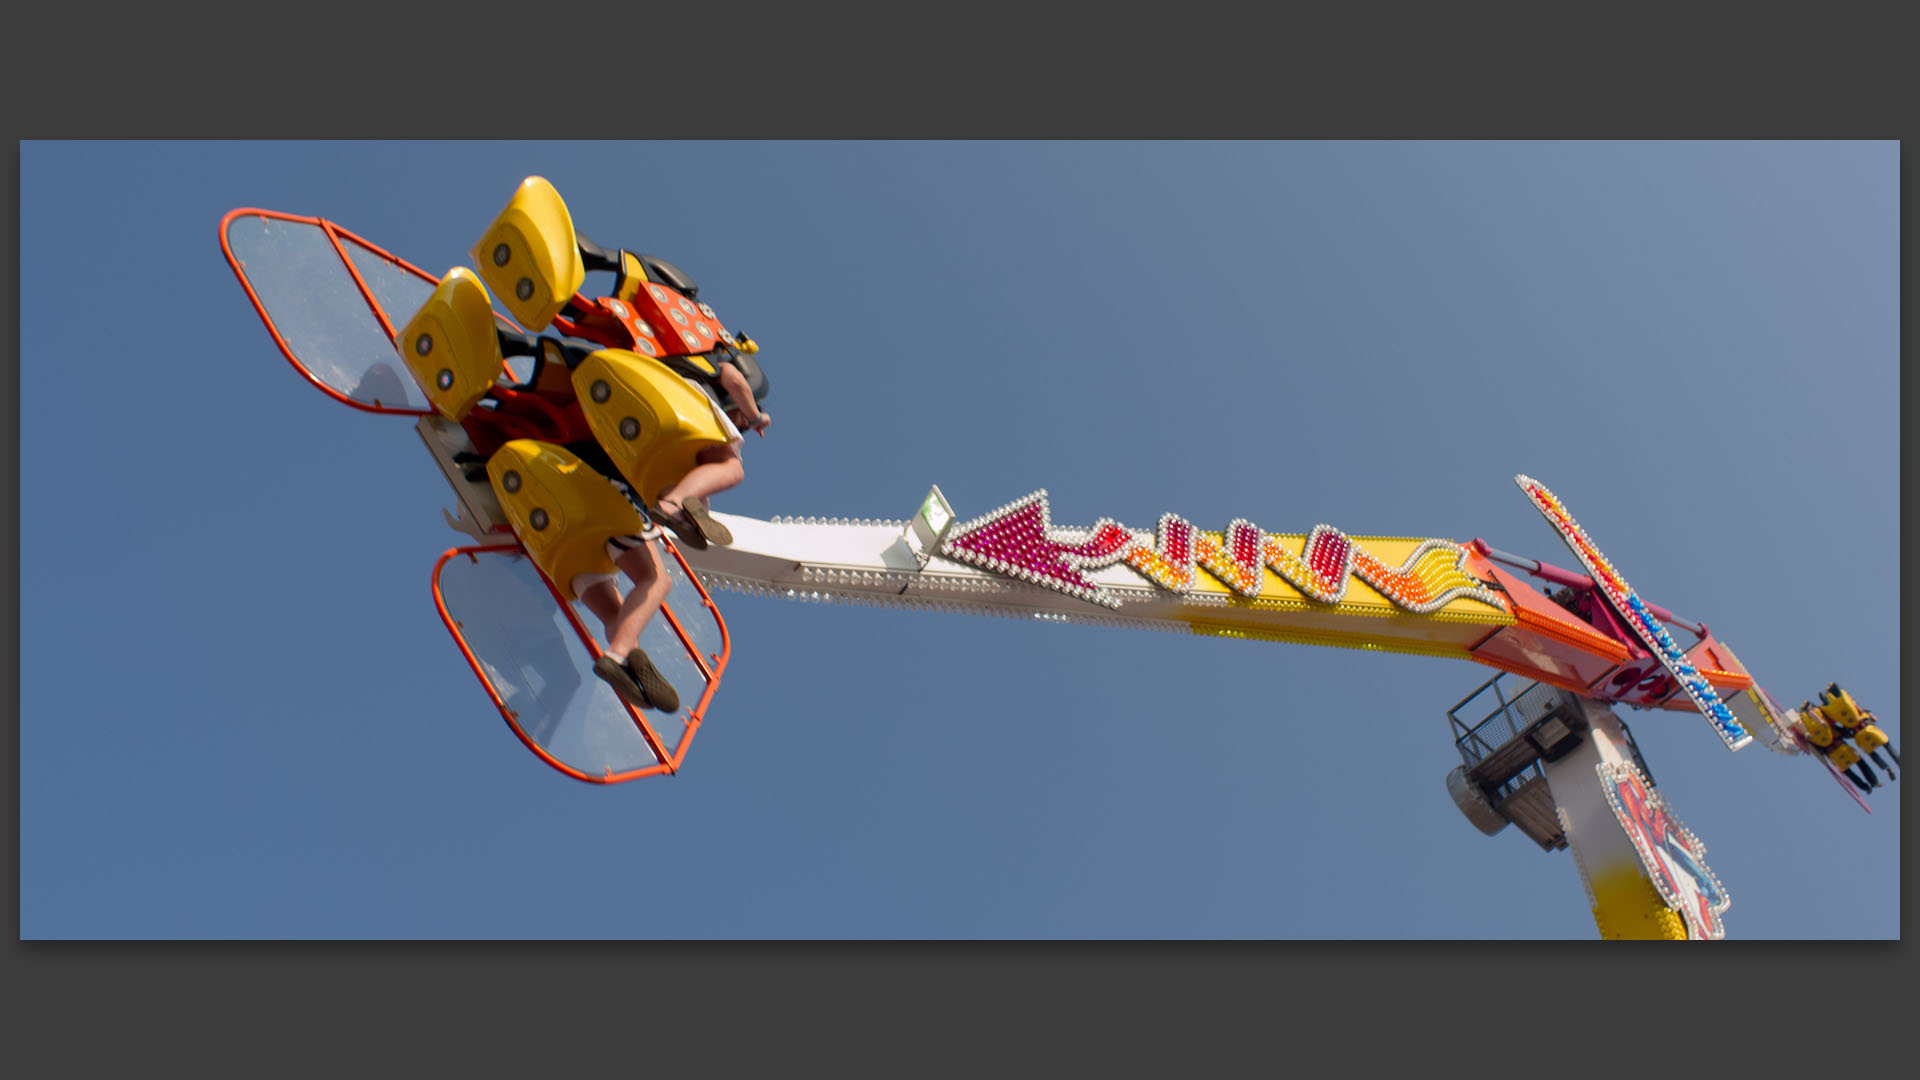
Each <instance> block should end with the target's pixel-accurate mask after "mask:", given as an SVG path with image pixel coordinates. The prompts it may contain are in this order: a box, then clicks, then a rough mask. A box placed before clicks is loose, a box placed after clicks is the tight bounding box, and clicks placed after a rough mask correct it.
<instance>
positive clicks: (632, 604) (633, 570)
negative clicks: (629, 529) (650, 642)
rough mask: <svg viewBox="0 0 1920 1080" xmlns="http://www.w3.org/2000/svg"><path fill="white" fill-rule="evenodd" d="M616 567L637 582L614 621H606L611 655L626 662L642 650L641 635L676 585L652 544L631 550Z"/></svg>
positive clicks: (625, 553) (616, 613)
mask: <svg viewBox="0 0 1920 1080" xmlns="http://www.w3.org/2000/svg"><path fill="white" fill-rule="evenodd" d="M614 565H615V566H617V567H619V568H620V571H621V573H624V574H626V575H627V576H628V577H630V578H632V579H633V591H631V592H629V593H627V597H626V599H625V600H622V601H621V602H620V607H619V609H618V610H617V611H615V612H614V614H613V618H611V619H608V620H605V621H606V624H607V652H609V653H611V654H613V656H614V658H615V659H618V660H622V661H624V660H625V659H626V658H627V654H628V653H629V652H632V651H633V650H634V649H636V648H638V647H639V645H640V632H641V631H642V630H645V629H646V628H647V622H648V620H650V619H652V618H653V614H654V612H656V611H659V610H660V604H661V602H663V601H664V600H666V598H667V591H668V590H669V589H671V588H673V582H672V581H670V580H668V578H667V571H666V568H665V567H663V566H661V565H660V554H659V552H657V551H655V550H654V549H653V545H652V544H638V545H635V546H634V547H631V548H628V549H627V550H626V551H625V552H623V553H622V554H621V556H620V558H619V560H618V561H617V562H615V563H614ZM594 614H596V615H597V614H599V612H597V611H596V612H594Z"/></svg>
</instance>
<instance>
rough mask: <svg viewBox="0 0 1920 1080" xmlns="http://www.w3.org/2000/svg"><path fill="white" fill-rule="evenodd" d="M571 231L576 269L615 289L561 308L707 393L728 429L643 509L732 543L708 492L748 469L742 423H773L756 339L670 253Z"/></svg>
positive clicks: (684, 529) (595, 334)
mask: <svg viewBox="0 0 1920 1080" xmlns="http://www.w3.org/2000/svg"><path fill="white" fill-rule="evenodd" d="M574 241H575V244H576V247H577V250H578V251H579V253H580V264H581V267H582V270H583V271H595V270H604V271H609V272H611V273H613V274H614V275H615V277H614V287H613V294H612V295H611V296H610V297H606V298H603V299H602V300H600V301H597V302H594V304H593V307H592V310H582V309H581V308H579V307H577V306H575V305H574V304H573V303H571V302H569V303H568V304H566V305H564V306H562V308H561V309H560V314H561V315H562V316H563V317H566V318H567V319H568V320H569V322H570V323H571V324H572V325H573V327H574V329H575V331H576V332H577V333H579V334H580V335H582V336H584V337H587V338H588V339H589V340H596V341H600V342H602V343H604V344H607V345H609V346H612V347H617V348H631V347H636V346H637V347H638V348H639V349H640V351H642V352H645V353H646V354H647V355H649V356H654V357H655V358H656V359H658V360H659V361H660V362H661V363H663V364H665V365H666V366H667V367H669V368H671V369H672V370H673V371H674V372H675V373H676V374H678V375H679V376H680V377H681V378H683V379H685V380H687V381H688V382H689V383H691V384H693V385H694V386H695V387H697V388H698V389H699V390H700V391H701V392H702V393H703V394H705V395H706V397H707V399H708V400H709V401H710V402H711V403H712V404H713V409H714V416H715V417H716V418H717V419H718V420H719V421H720V424H721V427H722V429H723V430H724V431H726V433H727V436H728V439H727V442H726V444H725V445H723V446H714V447H709V448H708V449H706V450H703V451H701V453H700V454H699V455H698V457H697V458H696V459H695V460H696V464H695V466H694V467H693V468H692V469H691V470H690V471H688V472H687V474H686V475H684V476H682V477H681V478H680V479H679V480H678V481H675V482H674V483H673V484H672V485H671V486H669V487H668V488H667V489H666V490H665V491H662V492H659V493H658V495H657V497H656V498H655V500H654V501H653V503H652V504H651V505H650V506H649V507H648V509H649V512H650V515H651V516H652V518H653V520H655V521H658V522H659V523H660V524H662V525H665V526H666V527H667V528H669V529H671V530H673V533H674V535H675V536H677V537H679V538H680V540H681V542H683V543H685V544H687V545H688V546H689V547H692V548H694V549H696V550H704V549H705V548H706V547H707V545H708V543H709V542H711V543H717V544H731V543H732V542H733V534H732V533H731V532H730V531H729V530H728V529H727V527H726V526H724V525H722V524H720V523H719V522H718V521H717V520H715V519H714V517H713V516H712V514H711V513H710V512H709V510H708V505H707V499H708V497H709V496H712V495H716V494H718V493H720V492H722V491H726V490H729V489H731V488H734V487H737V486H739V484H740V482H741V481H742V480H744V479H746V470H745V467H744V465H743V464H742V462H741V457H740V446H741V443H742V441H743V440H742V437H741V434H740V433H741V431H742V430H743V429H745V430H752V431H755V432H760V433H762V434H764V433H765V432H766V430H767V428H768V427H770V426H772V424H773V417H772V416H771V415H770V414H769V413H768V412H767V411H766V410H765V409H762V408H761V407H760V402H762V401H764V400H765V399H766V396H767V391H768V384H767V377H766V375H765V374H764V373H763V372H762V371H761V370H760V366H759V363H758V362H757V361H755V360H754V359H753V354H755V353H757V352H759V345H758V344H756V343H755V342H754V341H753V340H752V339H751V338H748V337H746V336H745V335H741V336H740V337H738V338H736V337H735V336H734V335H733V334H732V333H731V332H730V331H728V330H727V329H726V328H725V327H724V326H722V325H721V324H720V321H719V319H718V318H717V317H716V316H715V315H714V314H713V309H712V308H711V307H709V306H707V305H706V304H704V303H698V302H697V301H698V298H699V296H700V286H699V285H697V284H695V283H694V281H693V279H692V278H690V277H688V276H687V275H686V273H685V272H684V271H682V270H680V268H678V267H676V266H674V265H673V264H672V263H670V262H667V261H666V260H664V259H660V258H656V257H654V256H651V255H638V254H634V253H631V252H627V251H612V252H609V251H607V250H606V249H604V248H602V247H600V246H598V245H596V244H594V243H593V242H592V241H590V240H588V239H587V238H586V237H583V236H579V235H577V234H576V235H575V238H574ZM656 348H657V349H658V352H657V353H656V352H655V349H656Z"/></svg>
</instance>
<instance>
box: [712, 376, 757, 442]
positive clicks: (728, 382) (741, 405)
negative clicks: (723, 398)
mask: <svg viewBox="0 0 1920 1080" xmlns="http://www.w3.org/2000/svg"><path fill="white" fill-rule="evenodd" d="M714 366H715V367H716V368H718V369H719V372H720V386H721V388H723V389H724V390H726V392H727V396H728V397H729V398H732V399H733V407H734V408H735V409H738V410H739V412H740V415H741V416H745V417H749V418H750V419H749V420H748V422H747V426H748V427H751V428H757V427H761V426H763V425H762V424H761V423H760V421H761V420H763V419H765V416H766V414H764V413H762V412H761V411H760V403H759V402H757V401H755V400H753V388H752V387H750V386H748V385H747V377H746V376H745V375H742V374H740V369H739V368H737V367H734V366H733V365H732V364H724V363H723V364H716V365H714Z"/></svg>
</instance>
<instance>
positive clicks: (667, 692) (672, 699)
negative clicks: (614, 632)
mask: <svg viewBox="0 0 1920 1080" xmlns="http://www.w3.org/2000/svg"><path fill="white" fill-rule="evenodd" d="M627 668H628V670H630V671H632V672H633V678H634V680H635V681H636V682H638V683H639V684H640V689H641V691H642V692H643V693H645V694H646V695H647V699H648V700H650V701H652V702H653V707H654V708H656V709H659V710H660V711H661V712H679V711H680V692H679V691H677V690H675V689H674V688H673V684H672V683H670V682H668V681H667V677H666V676H665V675H662V674H660V669H659V668H656V667H654V666H653V661H652V660H650V659H648V658H647V654H646V651H645V650H644V649H635V650H633V651H632V652H630V653H628V654H627Z"/></svg>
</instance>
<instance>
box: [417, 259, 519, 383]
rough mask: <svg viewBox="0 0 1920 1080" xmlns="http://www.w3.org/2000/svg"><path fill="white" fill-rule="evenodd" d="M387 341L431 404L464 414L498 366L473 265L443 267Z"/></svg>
mask: <svg viewBox="0 0 1920 1080" xmlns="http://www.w3.org/2000/svg"><path fill="white" fill-rule="evenodd" d="M393 347H394V349H395V351H397V352H399V354H400V359H402V360H404V361H406V365H407V370H408V371H410V372H412V373H413V379H414V381H415V382H417V383H419V384H420V388H421V389H423V390H425V391H426V392H427V400H429V401H431V402H433V407H434V408H436V409H439V410H440V411H441V412H442V413H443V414H445V415H446V416H447V417H449V418H450V419H453V420H459V419H461V418H462V417H465V416H466V415H467V413H468V412H469V411H471V410H472V408H473V407H474V405H475V404H476V403H478V402H479V400H480V399H481V398H482V397H483V396H485V394H486V392H487V391H488V390H489V389H491V388H492V387H493V384H494V381H495V380H496V379H498V378H499V377H500V372H501V371H502V370H504V367H503V365H502V360H501V356H500V338H499V336H498V335H497V334H495V333H494V329H493V301H492V300H491V299H489V298H488V297H487V287H486V286H485V285H482V284H481V283H480V279H479V278H477V277H475V276H474V274H473V271H471V270H468V269H467V268H466V267H464V266H456V267H454V268H453V269H451V270H449V271H447V276H446V277H444V278H442V279H441V280H440V285H439V287H438V288H436V289H434V290H433V295H432V296H429V297H427V302H426V303H424V304H422V305H420V310H419V311H417V312H415V313H414V316H413V318H412V319H410V320H408V322H407V325H406V326H404V327H401V329H400V332H399V333H398V334H396V335H394V338H393Z"/></svg>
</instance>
